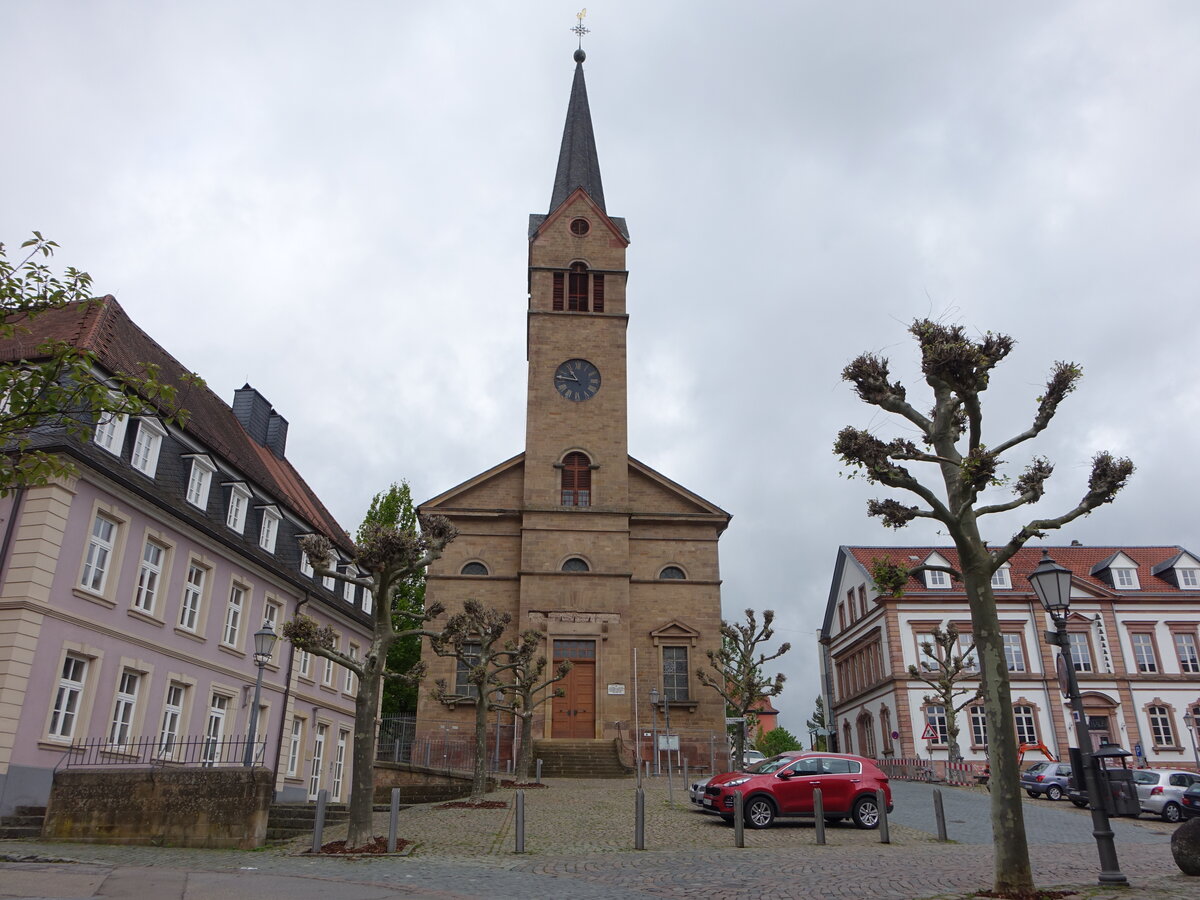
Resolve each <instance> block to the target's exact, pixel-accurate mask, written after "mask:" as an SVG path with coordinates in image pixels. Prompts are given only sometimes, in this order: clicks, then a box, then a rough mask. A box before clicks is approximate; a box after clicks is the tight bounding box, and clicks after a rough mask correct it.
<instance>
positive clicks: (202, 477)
mask: <svg viewBox="0 0 1200 900" xmlns="http://www.w3.org/2000/svg"><path fill="white" fill-rule="evenodd" d="M216 471H217V467H216V466H214V465H213V464H212V461H211V460H209V459H208V457H206V456H193V457H192V470H191V472H189V473H188V483H187V495H186V497H187V502H188V503H190V504H191V505H192V506H195V507H197V508H198V509H208V489H209V488H210V487H211V486H212V477H213V474H214V473H215V472H216Z"/></svg>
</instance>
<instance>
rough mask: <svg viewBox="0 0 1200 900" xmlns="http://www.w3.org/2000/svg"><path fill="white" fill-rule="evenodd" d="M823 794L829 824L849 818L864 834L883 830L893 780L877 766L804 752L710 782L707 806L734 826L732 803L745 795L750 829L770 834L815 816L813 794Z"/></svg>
mask: <svg viewBox="0 0 1200 900" xmlns="http://www.w3.org/2000/svg"><path fill="white" fill-rule="evenodd" d="M818 787H819V788H820V789H821V799H822V802H823V806H824V815H825V820H826V821H827V822H836V821H838V820H840V819H845V818H847V817H848V818H850V819H852V820H853V821H854V824H855V825H857V826H858V827H859V828H878V827H879V816H880V810H879V801H878V799H877V796H876V793H875V792H876V791H877V790H880V789H882V790H883V795H884V798H885V799H886V802H887V811H888V812H891V811H892V789H891V786H890V785H889V784H888V777H887V776H886V775H884V774H883V772H882V771H880V769H879V767H878V766H876V765H875V763H874V761H872V760H869V759H865V758H864V757H861V756H850V755H848V754H845V753H814V752H811V751H810V752H807V753H806V752H801V751H799V750H795V751H790V752H788V753H781V754H780V755H778V756H772V757H771V758H770V759H765V760H763V761H762V762H760V763H757V764H755V765H753V766H749V767H748V768H747V769H745V770H744V771H742V772H727V773H726V774H724V775H717V776H715V777H714V778H712V779H710V780H709V782H708V786H707V787H706V788H705V789H704V799H703V806H704V808H705V809H710V810H712V811H713V812H715V813H717V814H718V815H719V816H721V818H723V819H724V820H725V821H727V822H732V821H733V797H734V794H737V793H740V794H742V795H743V799H742V813H743V816H744V820H745V823H746V825H748V826H749V827H751V828H766V827H767V826H769V825H770V824H771V823H772V822H774V821H775V819H776V818H778V817H780V816H810V817H811V816H812V815H813V790H814V789H815V788H818Z"/></svg>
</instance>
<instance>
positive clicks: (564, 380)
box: [554, 359, 600, 402]
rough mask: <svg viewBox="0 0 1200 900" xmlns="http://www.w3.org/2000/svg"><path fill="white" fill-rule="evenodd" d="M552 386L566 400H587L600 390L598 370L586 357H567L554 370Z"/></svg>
mask: <svg viewBox="0 0 1200 900" xmlns="http://www.w3.org/2000/svg"><path fill="white" fill-rule="evenodd" d="M554 387H555V389H556V390H557V391H558V392H559V393H560V394H561V395H562V396H564V397H566V398H567V399H568V400H574V401H576V402H578V401H580V400H587V399H588V398H589V397H594V396H596V391H598V390H600V370H599V369H597V368H596V367H595V366H593V365H592V364H591V363H590V362H588V361H587V360H586V359H568V360H567V361H566V362H565V363H563V364H562V365H561V366H559V367H558V368H557V369H556V370H555V371H554Z"/></svg>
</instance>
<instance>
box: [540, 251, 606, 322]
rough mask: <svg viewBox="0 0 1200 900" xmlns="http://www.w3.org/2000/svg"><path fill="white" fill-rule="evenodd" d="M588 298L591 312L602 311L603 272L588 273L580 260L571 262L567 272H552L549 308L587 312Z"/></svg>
mask: <svg viewBox="0 0 1200 900" xmlns="http://www.w3.org/2000/svg"><path fill="white" fill-rule="evenodd" d="M589 298H590V300H591V309H592V311H593V312H604V275H603V273H600V272H592V273H590V274H589V272H588V267H587V266H586V265H584V264H583V263H581V262H577V263H574V264H572V266H571V268H570V270H569V271H567V272H555V273H554V293H553V295H552V297H551V308H552V309H554V310H555V311H556V312H562V311H563V310H567V311H569V312H587V311H588V301H589Z"/></svg>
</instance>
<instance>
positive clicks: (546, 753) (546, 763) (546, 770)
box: [533, 740, 633, 778]
mask: <svg viewBox="0 0 1200 900" xmlns="http://www.w3.org/2000/svg"><path fill="white" fill-rule="evenodd" d="M533 755H534V758H535V759H540V760H541V761H542V775H543V776H544V777H549V778H624V777H626V776H628V775H631V774H633V770H632V769H630V768H628V767H627V766H625V765H624V764H623V763H622V762H621V760H620V757H619V756H618V755H617V744H616V741H603V740H600V741H596V740H592V741H588V740H546V741H537V742H536V743H535V744H534V746H533Z"/></svg>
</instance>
